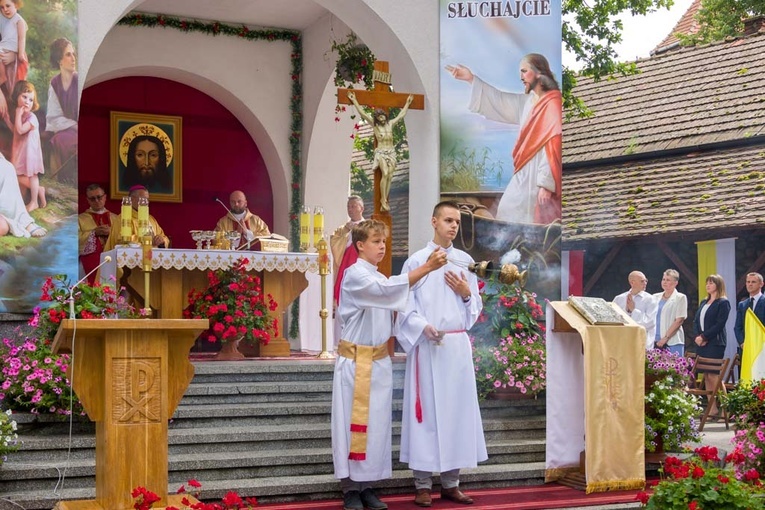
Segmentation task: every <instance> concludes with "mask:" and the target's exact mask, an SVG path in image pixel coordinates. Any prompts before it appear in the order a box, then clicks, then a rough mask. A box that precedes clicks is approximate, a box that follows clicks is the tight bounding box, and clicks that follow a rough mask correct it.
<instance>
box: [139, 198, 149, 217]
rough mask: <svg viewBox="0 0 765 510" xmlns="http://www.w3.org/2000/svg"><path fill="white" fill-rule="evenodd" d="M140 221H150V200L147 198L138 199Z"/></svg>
mask: <svg viewBox="0 0 765 510" xmlns="http://www.w3.org/2000/svg"><path fill="white" fill-rule="evenodd" d="M138 221H139V222H141V221H149V199H148V198H146V197H141V198H139V199H138Z"/></svg>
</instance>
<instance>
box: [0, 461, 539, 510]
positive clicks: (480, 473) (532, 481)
mask: <svg viewBox="0 0 765 510" xmlns="http://www.w3.org/2000/svg"><path fill="white" fill-rule="evenodd" d="M197 479H198V480H199V481H200V482H201V483H202V493H201V495H200V496H201V498H202V499H204V500H220V499H221V498H222V497H223V496H224V495H225V494H226V493H227V492H229V491H236V492H237V493H238V494H239V495H240V496H241V497H250V496H255V497H257V498H258V501H260V502H262V503H269V502H277V501H281V502H284V501H299V500H306V499H328V498H339V497H340V492H339V484H338V481H337V480H336V479H335V478H334V476H333V475H332V474H317V475H306V476H301V477H291V476H286V477H284V476H272V477H265V478H243V479H234V480H231V479H226V480H211V481H206V480H202V479H199V478H197ZM543 480H544V463H543V462H531V463H526V464H491V465H481V466H478V467H477V468H475V469H466V470H463V471H462V473H461V475H460V487H461V488H462V489H464V490H470V489H477V488H488V487H507V486H511V485H539V484H541V483H542V482H543ZM434 481H435V483H436V484H437V483H438V478H437V477H436V479H435V480H434ZM181 483H184V482H181ZM181 483H172V482H171V483H170V484H169V486H168V491H169V493H171V494H172V493H175V492H176V491H177V490H178V487H179V486H180V484H181ZM376 486H377V487H378V492H379V493H380V494H400V493H413V492H414V491H413V480H412V473H411V471H409V470H408V469H407V470H404V469H400V470H395V471H394V472H393V476H392V477H391V478H389V479H387V480H382V481H380V482H379V483H378V484H376ZM54 489H55V483H53V482H51V483H50V484H49V485H48V487H45V486H42V485H41V486H39V487H38V488H37V489H36V490H27V491H18V492H16V491H9V492H5V493H3V494H2V498H4V499H6V500H7V501H10V502H12V504H15V505H18V507H21V508H25V509H27V510H43V509H46V510H48V509H50V508H53V506H55V504H56V503H57V502H58V501H59V500H61V499H93V498H94V497H95V488H94V487H90V488H86V487H70V486H68V482H67V483H65V488H64V489H62V490H60V491H59V492H58V493H54ZM149 489H150V490H151V487H149Z"/></svg>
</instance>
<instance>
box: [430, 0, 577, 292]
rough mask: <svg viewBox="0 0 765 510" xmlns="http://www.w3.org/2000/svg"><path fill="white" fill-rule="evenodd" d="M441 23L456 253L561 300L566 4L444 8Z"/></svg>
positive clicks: (444, 192)
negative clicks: (457, 212)
mask: <svg viewBox="0 0 765 510" xmlns="http://www.w3.org/2000/svg"><path fill="white" fill-rule="evenodd" d="M440 16H441V19H440V27H441V40H440V43H441V77H440V82H441V198H442V199H451V200H455V201H456V202H458V203H459V204H460V207H461V210H462V216H461V219H462V226H461V229H460V234H459V235H458V239H457V240H456V241H455V244H457V247H458V248H461V249H464V250H466V251H467V252H468V253H470V254H471V255H472V256H473V258H474V259H476V260H479V261H481V260H488V261H491V262H493V263H494V266H495V270H496V271H499V269H500V267H501V266H502V265H503V264H508V263H512V264H515V265H517V266H518V268H519V269H520V270H522V271H523V270H526V271H527V274H528V281H527V284H526V288H528V289H529V290H531V291H534V292H536V293H537V294H538V295H540V296H541V297H543V298H547V299H550V300H557V299H560V262H561V255H560V243H561V219H560V218H561V177H562V158H561V131H562V117H563V115H562V101H561V88H560V83H561V77H562V68H561V4H560V2H553V1H550V0H534V1H523V2H448V1H445V0H442V2H441V11H440Z"/></svg>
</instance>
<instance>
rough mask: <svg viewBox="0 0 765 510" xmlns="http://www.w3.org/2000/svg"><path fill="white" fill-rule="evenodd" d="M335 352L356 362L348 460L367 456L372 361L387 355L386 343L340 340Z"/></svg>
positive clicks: (361, 458)
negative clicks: (364, 343) (355, 342)
mask: <svg viewBox="0 0 765 510" xmlns="http://www.w3.org/2000/svg"><path fill="white" fill-rule="evenodd" d="M337 353H338V354H339V355H340V356H342V357H344V358H348V359H350V360H353V361H355V362H356V377H355V379H354V382H353V409H352V410H351V449H350V453H349V454H348V458H349V459H350V460H365V459H366V458H367V423H368V422H369V393H370V391H371V383H372V362H373V361H374V360H378V359H384V358H387V357H388V344H387V343H384V344H381V345H378V346H377V347H372V346H369V345H356V344H354V343H351V342H348V341H347V340H340V345H339V346H338V347H337Z"/></svg>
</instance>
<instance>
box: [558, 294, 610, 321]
mask: <svg viewBox="0 0 765 510" xmlns="http://www.w3.org/2000/svg"><path fill="white" fill-rule="evenodd" d="M568 302H569V303H570V304H571V306H572V307H574V310H576V311H577V312H579V313H580V314H581V316H582V317H584V318H585V319H587V322H589V323H590V324H597V325H603V324H619V325H623V324H624V317H622V316H621V315H619V312H617V311H616V310H614V309H613V307H612V306H611V303H609V302H607V301H606V300H605V299H603V298H596V297H581V296H571V297H569V298H568Z"/></svg>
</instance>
